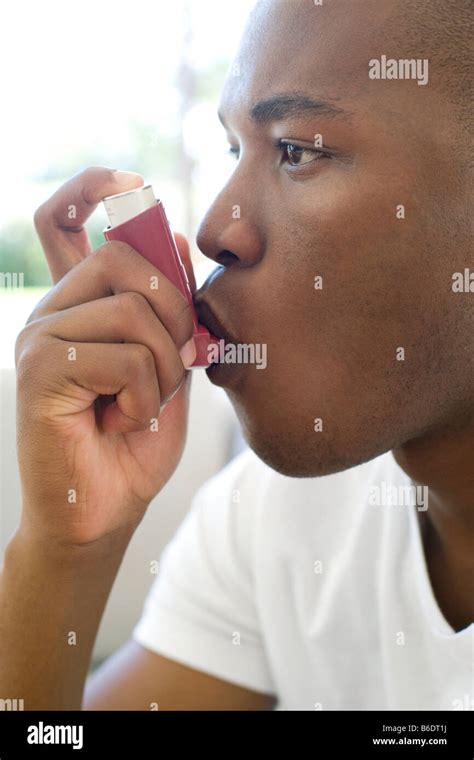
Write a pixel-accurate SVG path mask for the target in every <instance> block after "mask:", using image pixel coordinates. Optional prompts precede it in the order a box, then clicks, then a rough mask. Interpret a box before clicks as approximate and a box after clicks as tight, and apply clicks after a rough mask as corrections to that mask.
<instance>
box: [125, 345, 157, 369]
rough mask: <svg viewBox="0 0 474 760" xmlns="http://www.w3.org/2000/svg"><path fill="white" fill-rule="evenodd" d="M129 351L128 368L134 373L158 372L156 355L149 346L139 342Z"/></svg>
mask: <svg viewBox="0 0 474 760" xmlns="http://www.w3.org/2000/svg"><path fill="white" fill-rule="evenodd" d="M131 349H132V350H131V351H130V352H129V362H128V369H129V372H130V373H131V374H132V375H136V376H140V375H145V376H146V377H149V375H150V374H156V365H155V357H154V356H153V354H152V352H151V351H150V349H149V348H148V347H147V346H144V345H142V344H141V343H137V344H136V345H134V346H132V347H131Z"/></svg>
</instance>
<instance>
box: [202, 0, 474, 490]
mask: <svg viewBox="0 0 474 760" xmlns="http://www.w3.org/2000/svg"><path fill="white" fill-rule="evenodd" d="M469 6H470V2H463V0H459V2H441V1H440V2H438V0H420V1H419V2H412V1H411V0H405V2H399V0H358V1H357V2H349V0H323V2H322V4H321V5H319V4H316V3H315V2H314V0H261V2H259V3H258V4H257V6H256V8H255V10H254V12H253V13H252V15H251V17H250V19H249V23H248V26H247V29H246V33H245V35H244V38H243V41H242V44H241V49H240V51H239V53H238V56H237V59H236V62H235V65H234V66H233V67H231V70H230V72H229V76H228V78H227V80H226V83H225V86H224V90H223V94H222V98H221V104H220V111H221V113H222V116H223V119H224V121H225V124H226V126H227V133H228V138H229V142H230V144H231V145H232V146H233V147H234V148H235V149H238V151H239V158H238V162H237V164H236V166H235V170H234V171H233V174H232V176H231V177H230V179H229V181H228V182H227V184H226V185H225V187H224V188H223V189H222V191H221V192H220V194H219V195H218V197H217V198H216V200H215V202H214V204H213V205H212V207H211V209H210V210H209V212H208V213H207V215H206V217H205V219H204V220H203V222H202V225H201V228H200V231H199V234H198V245H199V247H200V249H201V250H202V251H203V252H204V253H205V254H206V255H207V256H209V257H212V258H214V259H215V260H216V262H217V263H218V264H221V265H222V267H221V268H220V269H219V270H218V271H217V272H216V274H215V275H214V276H213V277H212V278H211V280H210V283H208V285H209V290H208V291H207V293H206V294H204V297H205V299H206V300H207V301H208V302H209V303H210V304H211V306H212V307H213V308H214V311H215V312H216V314H217V315H218V316H219V317H220V319H221V321H222V322H223V324H224V325H225V327H227V328H228V330H229V331H230V332H231V333H232V334H233V335H234V336H235V337H236V339H237V340H238V341H240V342H241V343H247V344H248V343H255V344H259V343H263V344H266V346H267V368H266V369H264V370H258V369H257V368H256V367H255V366H253V365H240V366H235V367H232V369H231V370H230V371H227V370H226V371H225V373H224V374H223V375H219V372H220V370H217V372H215V370H212V369H211V370H210V376H211V379H214V380H215V382H217V383H219V382H221V383H222V384H223V385H224V386H225V387H226V390H227V392H228V394H229V396H230V398H231V400H232V402H233V404H234V406H235V408H236V410H237V413H238V415H239V417H240V419H241V422H242V425H243V428H244V432H245V434H246V437H247V439H248V441H249V444H250V445H251V447H252V448H253V449H254V450H255V451H256V453H257V454H258V455H259V456H260V457H261V458H262V459H263V460H264V461H266V462H267V463H268V464H269V465H270V466H272V467H274V468H275V469H276V470H279V471H281V472H283V473H285V474H288V475H295V476H311V475H318V474H325V473H329V472H335V471H338V470H342V469H345V468H347V467H351V466H354V465H356V464H359V463H361V462H363V461H366V460H368V459H370V458H373V457H374V456H377V455H378V454H380V453H382V452H384V451H387V450H389V449H392V448H395V447H398V446H400V445H401V444H403V443H405V442H406V441H409V440H411V439H413V438H418V437H420V436H422V435H424V434H425V433H427V432H431V431H433V430H435V429H437V428H439V427H443V426H444V425H448V424H453V423H455V421H456V420H458V419H460V420H461V419H464V420H466V418H467V416H469V418H470V419H471V418H472V417H473V416H474V380H473V378H474V373H473V369H474V350H473V339H472V335H473V328H474V294H472V293H471V294H470V293H454V292H453V289H452V284H453V280H452V277H453V274H454V273H456V272H464V270H465V269H466V268H468V267H469V266H471V270H474V264H473V261H472V258H471V259H470V253H469V245H470V225H469V220H470V212H469V201H470V194H471V187H470V185H469V173H468V160H467V159H468V155H469V142H470V138H469V130H468V115H467V108H466V100H468V99H469V98H470V95H471V94H470V93H469V92H467V93H466V96H465V97H466V100H465V99H464V97H463V89H465V88H466V87H467V83H468V81H469V77H470V66H471V65H472V61H471V62H470V61H468V60H467V56H468V55H469V50H470V40H471V39H472V24H473V11H472V10H469ZM469 27H470V28H469ZM384 56H386V59H385V61H390V59H394V60H396V61H403V60H405V59H419V60H420V61H423V60H424V59H428V65H429V80H428V83H427V84H425V85H420V84H418V81H417V80H416V79H401V78H398V79H393V78H392V79H388V78H380V79H373V78H370V76H369V68H370V66H369V63H370V61H373V60H374V59H377V60H378V61H380V62H381V64H380V65H381V69H380V76H382V73H381V72H382V70H383V65H384V64H383V57H384ZM386 65H387V64H386V63H385V66H386ZM409 70H410V68H409V67H405V66H404V65H402V66H401V67H400V69H399V70H397V71H399V72H400V76H402V75H403V72H404V71H405V72H407V71H409ZM393 71H395V69H392V72H393ZM386 73H387V70H386V68H385V74H386ZM282 96H283V97H282ZM296 96H297V97H298V98H299V100H295V97H296ZM277 98H280V99H279V100H277ZM310 100H311V101H316V104H312V103H310ZM280 140H283V141H287V142H290V143H292V144H293V146H294V147H292V148H284V147H278V143H279V141H280ZM200 297H201V296H200ZM220 377H221V380H220V379H219V378H220ZM222 378H224V379H222Z"/></svg>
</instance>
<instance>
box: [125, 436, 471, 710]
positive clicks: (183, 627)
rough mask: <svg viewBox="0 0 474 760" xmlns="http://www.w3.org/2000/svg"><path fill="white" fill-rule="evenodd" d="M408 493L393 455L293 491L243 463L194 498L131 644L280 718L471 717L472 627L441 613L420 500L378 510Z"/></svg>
mask: <svg viewBox="0 0 474 760" xmlns="http://www.w3.org/2000/svg"><path fill="white" fill-rule="evenodd" d="M410 484H411V481H410V479H409V478H408V476H407V475H406V474H405V473H404V471H403V470H402V469H401V468H400V467H399V466H398V465H397V463H396V461H395V459H394V457H393V455H392V454H391V453H390V452H389V453H387V454H384V455H383V456H381V457H378V458H377V459H374V460H372V461H371V462H368V463H366V464H363V465H360V466H358V467H354V468H352V469H350V470H346V471H345V472H341V473H337V474H335V475H328V476H325V477H320V478H289V477H285V476H283V475H280V474H278V473H276V472H275V471H274V470H272V469H271V468H269V467H268V466H266V465H265V464H264V463H263V462H262V461H260V460H259V459H258V457H257V456H256V455H255V454H254V453H253V452H252V451H250V450H247V451H245V452H244V453H243V454H241V455H240V456H238V457H237V458H236V459H235V460H233V461H232V462H230V464H229V465H227V467H225V468H224V469H223V470H222V471H221V472H219V473H218V474H217V475H216V476H215V477H214V478H212V479H211V480H209V481H208V482H207V483H205V484H204V485H203V486H202V487H201V489H200V490H199V491H198V493H197V495H196V497H195V499H194V501H193V504H192V507H191V510H190V512H189V513H188V515H187V517H186V518H185V520H184V522H183V523H182V524H181V526H180V528H179V529H178V531H177V533H176V534H175V536H174V538H173V540H172V541H171V542H170V543H169V544H168V546H167V547H166V549H165V551H164V553H163V555H162V559H161V562H160V569H159V573H158V575H157V578H156V580H155V582H154V584H153V586H152V588H151V590H150V592H149V594H148V597H147V599H146V602H145V606H144V610H143V614H142V617H141V619H140V621H139V622H138V624H137V625H136V626H135V628H134V631H133V637H134V639H135V640H136V641H138V642H139V643H140V644H142V646H144V647H146V648H148V649H150V650H152V651H154V652H158V653H160V654H162V655H164V656H166V657H169V658H171V659H173V660H176V661H178V662H181V663H184V664H185V665H188V666H189V667H192V668H195V669H197V670H201V671H204V672H206V673H209V674H211V675H214V676H217V677H218V678H221V679H223V680H226V681H229V682H232V683H235V684H238V685H240V686H244V687H247V688H249V689H252V690H254V691H257V692H263V693H267V694H273V695H275V696H276V697H277V700H278V704H277V709H280V710H315V709H316V710H317V709H323V710H358V709H359V710H377V709H379V710H384V709H387V710H411V709H414V710H453V709H454V710H456V709H473V706H474V701H473V700H474V664H473V650H474V624H472V625H470V626H469V627H467V628H465V629H463V630H462V631H460V632H457V633H456V632H455V631H454V630H453V629H452V627H451V626H450V625H449V624H448V622H447V621H446V619H445V618H444V616H443V614H442V613H441V610H440V609H439V607H438V604H437V602H436V599H435V596H434V593H433V590H432V587H431V584H430V580H429V576H428V573H427V568H426V564H425V557H424V552H423V547H422V542H421V536H420V530H419V526H418V519H417V514H416V510H417V509H419V508H422V502H421V499H419V500H418V506H414V505H412V506H406V505H405V506H401V505H400V504H403V503H405V504H407V500H405V501H404V497H400V498H399V499H398V497H397V496H395V497H394V496H392V499H393V502H394V504H393V505H387V506H376V505H374V503H373V502H374V501H377V496H376V495H375V496H374V494H377V493H378V494H379V497H378V498H379V500H382V501H383V500H384V499H385V501H387V493H388V492H389V490H388V489H390V487H391V486H392V487H393V486H395V488H398V490H399V492H400V493H402V492H403V490H404V488H405V486H410ZM374 489H378V491H376V490H374ZM392 491H393V488H392ZM405 493H407V492H406V491H405ZM380 494H381V495H380ZM383 494H385V496H384V495H383ZM397 499H398V505H395V504H397Z"/></svg>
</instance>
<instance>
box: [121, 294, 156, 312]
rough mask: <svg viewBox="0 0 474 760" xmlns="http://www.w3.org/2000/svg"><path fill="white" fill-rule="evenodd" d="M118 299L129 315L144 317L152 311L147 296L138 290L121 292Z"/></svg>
mask: <svg viewBox="0 0 474 760" xmlns="http://www.w3.org/2000/svg"><path fill="white" fill-rule="evenodd" d="M118 299H119V302H120V303H121V305H122V306H123V308H124V310H125V311H126V312H127V316H128V317H143V316H144V315H148V313H149V311H150V306H149V304H148V301H147V300H146V298H145V296H143V295H142V294H141V293H137V292H136V291H129V292H127V293H120V295H119V296H118Z"/></svg>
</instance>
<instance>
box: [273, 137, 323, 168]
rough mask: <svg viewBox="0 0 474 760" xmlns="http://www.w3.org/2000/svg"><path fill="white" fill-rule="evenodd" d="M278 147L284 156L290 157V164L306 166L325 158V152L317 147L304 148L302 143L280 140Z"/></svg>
mask: <svg viewBox="0 0 474 760" xmlns="http://www.w3.org/2000/svg"><path fill="white" fill-rule="evenodd" d="M278 147H279V148H280V150H281V151H282V153H283V158H287V159H288V163H289V164H290V166H304V164H310V163H311V162H312V161H318V160H319V159H321V158H324V153H323V152H322V151H320V150H316V149H315V148H303V147H302V146H301V145H294V144H293V143H286V142H280V143H279V146H278Z"/></svg>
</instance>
